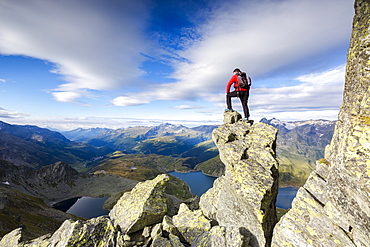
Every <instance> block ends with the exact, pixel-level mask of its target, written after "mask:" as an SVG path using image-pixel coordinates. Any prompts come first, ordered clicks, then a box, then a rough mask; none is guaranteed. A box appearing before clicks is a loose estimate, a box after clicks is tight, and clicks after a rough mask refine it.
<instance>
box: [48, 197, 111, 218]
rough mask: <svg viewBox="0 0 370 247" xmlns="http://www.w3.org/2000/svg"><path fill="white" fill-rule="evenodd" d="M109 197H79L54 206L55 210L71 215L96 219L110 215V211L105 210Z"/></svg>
mask: <svg viewBox="0 0 370 247" xmlns="http://www.w3.org/2000/svg"><path fill="white" fill-rule="evenodd" d="M107 199H108V197H101V198H93V197H79V198H72V199H69V200H66V201H62V202H59V203H57V204H56V205H54V206H53V208H56V209H59V210H62V211H64V212H66V213H69V214H74V215H76V216H79V217H82V218H87V219H91V218H95V217H99V216H102V215H107V214H109V211H107V210H105V209H103V204H104V202H105V201H106V200H107Z"/></svg>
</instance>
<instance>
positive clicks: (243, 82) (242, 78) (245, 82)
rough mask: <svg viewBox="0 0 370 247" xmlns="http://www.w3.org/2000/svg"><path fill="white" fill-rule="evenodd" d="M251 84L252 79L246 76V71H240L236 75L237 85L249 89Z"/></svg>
mask: <svg viewBox="0 0 370 247" xmlns="http://www.w3.org/2000/svg"><path fill="white" fill-rule="evenodd" d="M251 85H252V79H251V78H250V77H249V76H247V73H245V72H241V73H240V75H239V76H238V86H239V87H241V88H245V89H249V88H250V86H251Z"/></svg>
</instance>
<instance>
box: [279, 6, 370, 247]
mask: <svg viewBox="0 0 370 247" xmlns="http://www.w3.org/2000/svg"><path fill="white" fill-rule="evenodd" d="M369 86H370V1H369V0H357V1H356V2H355V17H354V20H353V30H352V38H351V44H350V48H349V51H348V60H347V71H346V82H345V90H344V96H343V105H342V107H341V110H340V113H339V116H338V122H337V124H336V127H335V131H334V136H333V138H332V141H331V143H330V145H329V146H328V147H327V148H326V152H325V159H323V160H320V161H319V162H317V168H316V171H314V172H312V174H311V175H310V177H309V179H308V181H307V182H306V184H305V185H304V187H303V188H301V189H300V190H299V191H298V194H297V197H296V199H295V200H294V201H293V208H292V209H291V210H290V211H289V212H288V213H287V214H286V215H285V216H284V217H283V218H282V220H281V221H280V222H279V223H278V225H277V226H276V229H275V231H274V238H273V241H272V245H273V246H370V234H369V233H370V91H369Z"/></svg>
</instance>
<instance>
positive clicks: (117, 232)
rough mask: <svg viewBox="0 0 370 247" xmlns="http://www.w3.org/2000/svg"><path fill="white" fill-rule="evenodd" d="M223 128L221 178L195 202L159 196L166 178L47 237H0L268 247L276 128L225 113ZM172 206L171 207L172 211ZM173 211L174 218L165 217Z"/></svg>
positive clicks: (48, 242) (217, 136) (50, 242)
mask: <svg viewBox="0 0 370 247" xmlns="http://www.w3.org/2000/svg"><path fill="white" fill-rule="evenodd" d="M224 117H225V124H224V125H222V126H220V127H219V128H218V129H215V130H214V132H213V139H214V141H215V142H216V144H217V146H218V147H219V149H220V155H221V159H222V160H223V161H224V162H225V166H226V173H225V175H224V176H222V177H220V178H218V179H217V180H216V182H215V186H214V187H213V188H212V189H210V190H209V191H208V192H207V193H206V194H204V195H203V196H202V197H201V200H200V205H195V204H194V201H193V200H190V201H189V202H186V203H182V204H180V205H179V206H178V205H175V203H174V200H173V198H172V197H171V196H169V195H168V194H166V193H165V191H166V187H167V186H168V184H169V181H170V177H169V175H165V174H162V175H159V176H157V177H156V178H155V179H153V180H148V181H145V182H141V183H139V184H137V185H136V186H135V187H134V188H133V189H132V190H131V191H129V192H126V193H124V194H123V196H122V197H121V198H120V199H119V201H118V202H117V204H116V205H115V206H114V207H113V209H112V210H111V212H110V214H109V216H102V217H98V218H94V219H90V220H85V221H80V220H78V221H74V222H73V221H71V220H66V221H65V222H64V223H63V224H62V226H61V227H60V228H59V229H58V230H56V231H55V232H54V233H52V234H47V235H44V236H41V237H39V238H37V239H33V240H31V241H24V240H23V236H22V235H23V229H21V228H18V229H15V230H14V231H12V232H10V233H9V234H7V235H5V236H4V237H3V238H2V239H1V241H0V247H4V246H8V244H9V243H11V244H12V245H13V246H49V247H53V246H158V247H159V246H160V247H163V246H178V247H181V246H204V247H212V246H214V247H216V246H217V247H222V246H224V247H229V246H235V247H245V246H252V247H254V246H269V244H270V241H271V234H272V229H273V226H274V225H275V223H276V210H275V201H276V195H277V181H278V178H277V177H278V172H277V162H276V160H275V157H274V156H275V151H274V148H275V147H274V143H275V138H276V132H277V130H276V129H275V128H274V127H272V126H269V125H267V124H264V123H257V124H255V125H252V124H251V123H248V122H245V121H244V120H241V116H240V114H239V113H237V112H228V113H225V115H224ZM174 208H175V209H178V210H174ZM174 211H176V213H173V212H174Z"/></svg>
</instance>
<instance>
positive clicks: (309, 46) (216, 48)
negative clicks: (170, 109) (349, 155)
mask: <svg viewBox="0 0 370 247" xmlns="http://www.w3.org/2000/svg"><path fill="white" fill-rule="evenodd" d="M240 9H244V10H246V11H240ZM245 12H247V13H248V14H245ZM230 13H233V14H232V15H230ZM313 13H315V14H314V15H313ZM209 16H210V19H208V20H207V22H206V23H203V24H201V25H200V26H199V28H198V30H199V33H201V37H202V38H201V39H198V38H197V39H196V40H195V41H194V42H193V43H189V42H188V41H187V48H186V49H184V50H181V51H178V54H179V56H181V57H183V58H184V59H183V61H176V62H173V64H172V65H173V67H174V69H175V71H174V72H173V73H172V74H171V75H170V76H169V77H171V78H173V79H174V80H176V82H174V83H167V84H165V85H158V86H157V87H156V88H154V89H153V88H152V89H151V90H150V91H142V92H140V93H139V94H137V93H135V95H137V97H138V98H146V99H147V100H148V101H152V100H196V99H201V100H205V101H208V100H209V98H210V97H216V95H217V94H219V93H220V92H224V88H225V84H226V82H227V81H228V79H229V77H230V76H231V71H232V70H233V69H234V68H235V67H239V66H241V68H242V69H243V70H246V71H247V72H248V73H249V74H251V75H252V77H254V78H256V77H257V78H258V77H262V76H264V75H266V74H268V73H281V72H284V71H277V69H282V68H283V69H284V70H285V71H288V70H289V69H290V68H287V67H286V66H288V65H291V64H293V63H296V62H301V61H302V60H303V61H305V59H309V58H310V57H312V56H313V55H317V56H320V54H322V52H323V51H324V50H326V49H328V48H329V49H334V48H335V47H338V46H345V45H347V44H348V43H349V37H350V32H351V19H352V16H353V1H347V0H340V1H337V0H326V1H321V0H302V1H295V0H287V1H258V2H257V1H240V2H238V3H237V4H228V3H227V2H225V5H223V6H222V7H220V8H218V9H216V10H215V11H214V12H213V13H211V14H210V15H209ZM292 20H294V21H292ZM169 90H170V92H171V93H170V94H169V93H164V92H168V91H169ZM261 90H262V89H261ZM290 90H299V89H298V88H297V89H295V88H294V87H293V88H290V87H285V88H282V89H275V91H277V93H279V94H291V95H293V94H292V92H291V91H290ZM210 94H214V96H210ZM297 96H298V95H297ZM132 97H134V96H132ZM222 98H223V97H222Z"/></svg>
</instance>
